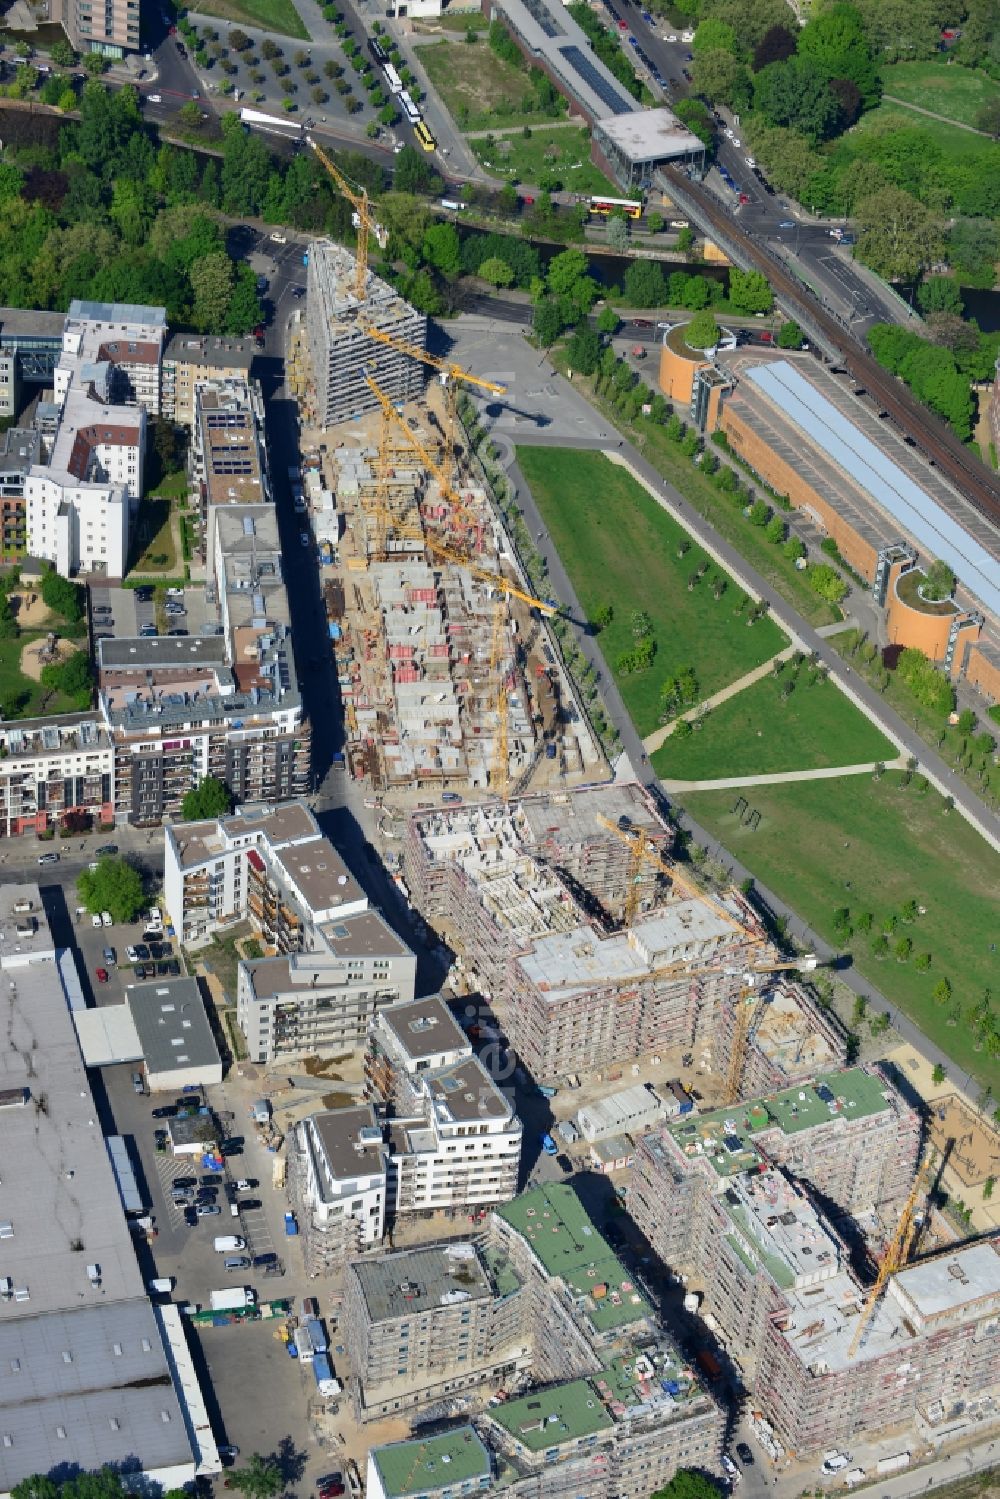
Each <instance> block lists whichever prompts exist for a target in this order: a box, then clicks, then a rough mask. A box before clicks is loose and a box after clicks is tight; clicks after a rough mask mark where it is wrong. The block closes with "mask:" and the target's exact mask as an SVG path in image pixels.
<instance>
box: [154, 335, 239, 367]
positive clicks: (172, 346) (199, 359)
mask: <svg viewBox="0 0 1000 1499" xmlns="http://www.w3.org/2000/svg"><path fill="white" fill-rule="evenodd" d="M255 353H256V345H255V342H254V340H253V339H252V338H236V337H233V338H213V337H209V336H207V335H206V336H204V337H201V338H199V337H197V336H196V335H194V334H191V333H175V334H174V335H173V337H172V338H171V339H170V340H169V342H168V343H167V346H166V348H165V349H164V351H163V359H164V362H166V361H167V360H173V361H175V362H176V363H177V364H194V365H203V366H205V367H207V368H209V369H233V370H240V371H245V370H248V369H249V368H250V365H251V363H252V362H253V358H254V355H255Z"/></svg>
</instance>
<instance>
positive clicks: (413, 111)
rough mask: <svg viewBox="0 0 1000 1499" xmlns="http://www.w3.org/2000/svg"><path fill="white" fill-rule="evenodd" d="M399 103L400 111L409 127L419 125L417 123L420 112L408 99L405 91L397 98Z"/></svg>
mask: <svg viewBox="0 0 1000 1499" xmlns="http://www.w3.org/2000/svg"><path fill="white" fill-rule="evenodd" d="M399 103H400V108H401V109H402V111H403V113H404V114H405V116H406V118H407V119H408V120H409V122H410V124H411V125H419V123H420V111H419V109H418V108H417V106H416V105H415V104H414V102H413V100H412V99H411V98H410V96H409V94H408V93H407V92H406V90H405V89H404V90H403V92H402V93H401V94H400V96H399Z"/></svg>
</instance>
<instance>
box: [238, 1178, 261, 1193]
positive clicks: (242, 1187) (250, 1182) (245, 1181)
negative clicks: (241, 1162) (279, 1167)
mask: <svg viewBox="0 0 1000 1499" xmlns="http://www.w3.org/2000/svg"><path fill="white" fill-rule="evenodd" d="M259 1185H260V1183H259V1182H258V1181H257V1178H256V1177H255V1176H241V1177H240V1179H239V1181H238V1182H237V1183H236V1190H237V1192H252V1191H253V1189H254V1187H256V1186H259Z"/></svg>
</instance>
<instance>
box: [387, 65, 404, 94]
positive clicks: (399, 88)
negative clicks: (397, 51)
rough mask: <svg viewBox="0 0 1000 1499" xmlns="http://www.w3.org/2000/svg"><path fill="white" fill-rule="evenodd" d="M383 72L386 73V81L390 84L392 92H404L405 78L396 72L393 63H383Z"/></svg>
mask: <svg viewBox="0 0 1000 1499" xmlns="http://www.w3.org/2000/svg"><path fill="white" fill-rule="evenodd" d="M382 72H383V73H384V74H385V81H386V83H387V84H388V85H389V92H390V94H401V93H402V92H403V80H402V78H400V76H399V74H398V73H397V72H396V69H395V68H394V67H393V65H392V63H391V62H385V63H383V64H382Z"/></svg>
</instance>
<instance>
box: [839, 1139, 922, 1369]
mask: <svg viewBox="0 0 1000 1499" xmlns="http://www.w3.org/2000/svg"><path fill="white" fill-rule="evenodd" d="M930 1166H931V1157H930V1152H929V1151H928V1153H927V1154H926V1155H925V1157H924V1159H923V1162H922V1163H921V1166H920V1169H919V1170H918V1172H917V1174H916V1176H915V1177H914V1179H913V1186H912V1187H911V1188H910V1195H909V1196H908V1197H907V1199H906V1202H905V1203H904V1204H903V1211H902V1212H901V1213H900V1215H899V1222H898V1223H897V1224H896V1228H895V1232H894V1233H893V1236H892V1238H891V1239H890V1240H889V1242H888V1244H887V1245H886V1247H885V1253H884V1254H883V1256H882V1259H881V1261H880V1262H879V1267H878V1274H877V1275H876V1277H875V1284H874V1285H873V1286H872V1288H871V1290H870V1291H869V1292H868V1295H867V1296H866V1297H865V1304H864V1306H863V1307H862V1309H861V1315H860V1316H859V1318H858V1325H857V1327H856V1328H855V1329H854V1337H853V1338H852V1339H851V1346H850V1348H848V1350H847V1357H848V1360H851V1359H853V1358H854V1356H855V1354H856V1353H857V1351H858V1349H859V1348H860V1347H861V1344H862V1342H863V1341H864V1336H865V1333H866V1332H867V1331H868V1328H869V1326H870V1324H871V1320H872V1317H873V1316H874V1315H875V1310H876V1308H877V1307H878V1304H879V1301H880V1300H881V1299H882V1292H883V1291H884V1290H885V1288H886V1285H887V1284H888V1282H889V1278H890V1276H893V1275H895V1274H896V1271H897V1270H902V1268H903V1266H904V1265H905V1264H906V1261H907V1259H908V1258H909V1255H910V1248H911V1245H912V1243H913V1234H914V1218H915V1216H916V1211H917V1203H918V1201H919V1200H920V1196H921V1193H922V1192H923V1191H924V1189H925V1184H926V1179H927V1176H928V1173H929V1171H930Z"/></svg>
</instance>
